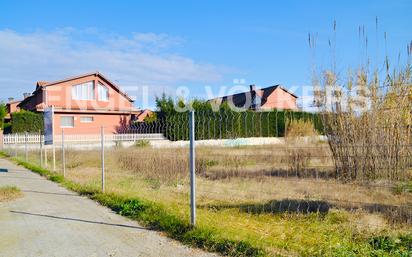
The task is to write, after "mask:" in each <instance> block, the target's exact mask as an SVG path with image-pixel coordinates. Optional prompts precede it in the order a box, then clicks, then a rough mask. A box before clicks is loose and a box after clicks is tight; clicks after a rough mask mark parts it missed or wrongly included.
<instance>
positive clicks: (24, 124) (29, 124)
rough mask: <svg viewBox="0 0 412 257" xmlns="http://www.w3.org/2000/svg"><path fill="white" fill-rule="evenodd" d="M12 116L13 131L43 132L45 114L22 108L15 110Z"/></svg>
mask: <svg viewBox="0 0 412 257" xmlns="http://www.w3.org/2000/svg"><path fill="white" fill-rule="evenodd" d="M11 116H12V129H11V130H12V132H13V133H22V132H36V133H38V132H39V131H41V132H43V126H44V124H43V115H42V114H41V113H35V112H30V111H25V110H21V111H19V112H14V113H12V114H11Z"/></svg>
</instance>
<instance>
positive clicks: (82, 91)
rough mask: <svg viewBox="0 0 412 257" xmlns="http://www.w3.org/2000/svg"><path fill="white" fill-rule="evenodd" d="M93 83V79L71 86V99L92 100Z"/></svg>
mask: <svg viewBox="0 0 412 257" xmlns="http://www.w3.org/2000/svg"><path fill="white" fill-rule="evenodd" d="M94 95H95V93H94V83H93V81H90V82H86V83H83V84H79V85H75V86H73V87H72V99H73V100H94Z"/></svg>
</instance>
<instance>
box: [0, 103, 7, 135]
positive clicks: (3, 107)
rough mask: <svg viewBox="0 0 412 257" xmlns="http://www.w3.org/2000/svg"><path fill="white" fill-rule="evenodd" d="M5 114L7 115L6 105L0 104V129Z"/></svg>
mask: <svg viewBox="0 0 412 257" xmlns="http://www.w3.org/2000/svg"><path fill="white" fill-rule="evenodd" d="M6 114H7V110H6V105H5V104H3V103H0V129H3V126H4V117H6Z"/></svg>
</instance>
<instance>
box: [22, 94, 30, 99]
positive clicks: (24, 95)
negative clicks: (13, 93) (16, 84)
mask: <svg viewBox="0 0 412 257" xmlns="http://www.w3.org/2000/svg"><path fill="white" fill-rule="evenodd" d="M29 96H31V93H23V99H26V98H27V97H29Z"/></svg>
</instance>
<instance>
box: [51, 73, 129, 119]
mask: <svg viewBox="0 0 412 257" xmlns="http://www.w3.org/2000/svg"><path fill="white" fill-rule="evenodd" d="M89 81H95V87H96V89H95V100H74V99H72V86H74V85H78V84H82V83H85V82H89ZM98 82H100V83H102V84H103V85H105V86H106V87H107V88H108V89H109V101H99V100H98V95H97V94H98V90H97V85H98ZM45 90H46V94H45V95H46V101H45V104H46V105H48V106H52V105H53V106H55V107H56V109H58V108H59V107H60V108H61V107H64V108H66V109H75V110H77V109H83V110H84V109H87V110H105V111H116V110H132V109H133V104H132V103H131V102H130V101H129V100H128V99H127V98H126V97H125V96H123V95H122V94H120V93H119V92H117V91H116V90H115V89H114V88H113V87H111V86H109V85H108V83H106V82H105V81H104V80H103V79H101V78H100V77H98V76H97V75H89V76H87V77H82V78H78V79H74V80H70V81H66V82H62V83H58V84H55V85H51V86H47V87H46V88H45Z"/></svg>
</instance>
